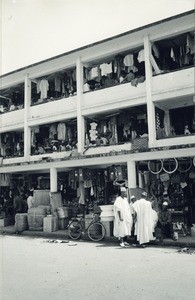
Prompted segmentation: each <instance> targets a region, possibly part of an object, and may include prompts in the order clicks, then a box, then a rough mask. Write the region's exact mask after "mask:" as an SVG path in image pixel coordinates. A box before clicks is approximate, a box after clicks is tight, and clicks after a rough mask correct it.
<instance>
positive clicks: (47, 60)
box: [0, 9, 195, 78]
mask: <svg viewBox="0 0 195 300" xmlns="http://www.w3.org/2000/svg"><path fill="white" fill-rule="evenodd" d="M192 13H195V9H192V10H189V11H186V12H184V13H181V14H177V15H174V16H171V17H168V18H166V19H162V20H159V21H156V22H153V23H149V24H147V25H143V26H140V27H137V28H134V29H131V30H128V31H125V32H123V33H120V34H117V35H114V36H111V37H109V38H106V39H103V40H100V41H97V42H94V43H91V44H87V45H84V46H82V47H79V48H76V49H73V50H70V51H67V52H64V53H61V54H58V55H56V56H52V57H50V58H47V59H44V60H42V61H38V62H36V63H33V64H30V65H27V66H25V67H22V68H19V69H16V70H14V71H11V72H8V73H5V74H3V75H1V76H0V78H3V77H6V76H8V75H11V74H14V73H18V72H20V71H23V70H26V69H30V68H32V67H35V66H37V65H40V64H43V63H46V62H49V61H51V60H55V59H58V58H60V57H63V56H67V55H70V54H72V53H75V52H78V51H81V50H84V49H87V48H90V47H94V46H96V45H99V44H103V43H106V42H108V41H111V40H114V39H117V38H119V37H122V36H125V35H128V34H131V33H134V32H136V31H141V30H144V29H146V28H149V27H153V26H156V25H158V24H161V23H164V22H168V21H171V20H174V19H178V18H181V17H184V16H187V15H190V14H192Z"/></svg>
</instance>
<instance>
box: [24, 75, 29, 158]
mask: <svg viewBox="0 0 195 300" xmlns="http://www.w3.org/2000/svg"><path fill="white" fill-rule="evenodd" d="M30 101H31V80H30V79H29V78H28V74H26V76H25V81H24V157H25V160H26V161H29V159H30V152H31V130H30V127H29V126H28V118H29V113H30Z"/></svg>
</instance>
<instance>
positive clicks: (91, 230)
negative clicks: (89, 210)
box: [68, 214, 106, 242]
mask: <svg viewBox="0 0 195 300" xmlns="http://www.w3.org/2000/svg"><path fill="white" fill-rule="evenodd" d="M85 233H87V235H88V237H89V238H90V240H92V241H93V242H99V241H101V240H103V238H104V237H105V234H106V228H105V227H104V225H103V224H102V223H101V221H100V216H99V215H98V214H93V219H92V220H91V222H90V224H89V225H88V226H87V227H86V228H85V221H84V215H77V217H76V218H75V219H74V220H72V221H71V222H70V224H69V225H68V235H69V237H70V238H71V239H73V240H78V239H79V238H80V237H81V235H83V234H85Z"/></svg>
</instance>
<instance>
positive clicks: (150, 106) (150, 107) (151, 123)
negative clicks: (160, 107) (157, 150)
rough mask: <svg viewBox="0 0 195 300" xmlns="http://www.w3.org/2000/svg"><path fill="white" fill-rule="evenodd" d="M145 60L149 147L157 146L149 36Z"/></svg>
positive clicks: (145, 42)
mask: <svg viewBox="0 0 195 300" xmlns="http://www.w3.org/2000/svg"><path fill="white" fill-rule="evenodd" d="M144 56H145V57H144V58H145V70H146V98H147V117H148V134H149V147H152V146H155V140H156V124H155V106H154V103H153V101H152V66H151V62H150V58H151V43H150V41H149V37H148V35H147V36H145V37H144Z"/></svg>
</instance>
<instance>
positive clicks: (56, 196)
mask: <svg viewBox="0 0 195 300" xmlns="http://www.w3.org/2000/svg"><path fill="white" fill-rule="evenodd" d="M50 204H51V207H52V214H53V216H58V208H59V207H62V196H61V193H58V192H52V193H50Z"/></svg>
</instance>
